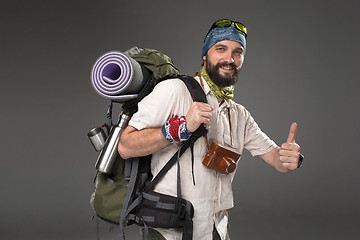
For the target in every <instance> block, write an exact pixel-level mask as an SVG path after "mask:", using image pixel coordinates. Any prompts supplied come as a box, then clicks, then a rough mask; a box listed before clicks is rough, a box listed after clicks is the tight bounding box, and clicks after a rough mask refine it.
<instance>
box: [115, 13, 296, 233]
mask: <svg viewBox="0 0 360 240" xmlns="http://www.w3.org/2000/svg"><path fill="white" fill-rule="evenodd" d="M246 35H247V30H246V28H245V27H244V25H243V24H241V23H239V22H234V21H231V20H227V19H222V20H219V21H216V22H215V23H214V24H213V25H212V27H211V28H210V30H209V32H208V33H207V34H206V37H205V40H204V44H203V48H202V59H203V63H204V64H203V66H202V67H201V69H200V71H199V73H197V74H196V77H195V78H196V80H197V81H198V82H199V83H200V84H201V86H202V88H203V90H204V92H205V94H206V97H207V101H208V103H199V102H192V98H191V96H190V93H189V91H188V90H187V87H186V86H185V85H184V83H183V82H182V81H181V80H179V79H171V80H168V81H163V82H161V83H159V84H158V85H157V86H156V87H155V89H154V90H153V92H152V93H151V94H149V95H148V96H147V97H146V98H144V99H143V100H142V101H141V102H140V103H139V105H138V109H139V110H138V112H137V113H136V114H134V116H133V117H132V119H131V120H130V122H129V126H128V127H127V128H126V129H125V130H124V132H123V133H122V135H121V138H120V142H119V147H118V151H119V153H120V155H121V156H122V157H123V158H124V159H126V158H129V157H136V156H145V155H148V154H152V160H151V171H152V173H153V175H154V176H155V175H156V174H157V173H158V172H159V170H160V169H161V168H162V167H163V166H164V165H165V163H166V162H167V161H168V160H169V159H170V158H171V156H172V155H173V154H174V153H175V152H176V151H177V150H178V148H179V147H180V146H181V142H183V141H185V140H186V139H187V138H188V136H190V135H191V134H192V133H193V132H194V131H195V130H196V129H197V128H198V127H199V126H200V125H201V124H204V125H205V126H206V127H207V129H208V133H207V134H206V136H204V137H202V138H200V139H199V140H198V141H197V142H195V145H194V151H193V152H194V153H193V154H194V155H193V158H194V163H192V160H191V159H192V156H191V152H190V151H189V150H187V151H186V152H185V153H184V155H183V156H182V157H181V158H180V161H179V163H180V167H181V172H180V175H181V193H182V197H183V198H184V199H186V200H189V201H190V202H191V203H192V204H193V206H194V217H193V239H196V240H199V239H200V240H201V239H204V240H205V239H206V240H211V239H221V240H225V239H230V238H229V235H228V211H227V210H228V209H230V208H232V207H233V193H232V187H231V184H232V180H233V177H234V174H235V172H236V171H234V170H233V168H234V165H235V168H236V162H238V159H239V157H237V159H233V158H231V157H229V156H233V155H236V156H239V155H241V153H242V151H243V149H246V150H248V151H250V153H251V154H252V155H253V156H260V157H261V158H262V159H263V160H264V161H265V162H267V163H268V164H270V165H272V166H273V167H274V168H275V169H276V170H278V171H280V172H289V171H292V170H295V169H297V168H298V167H299V166H300V164H301V160H302V156H301V154H300V147H299V145H298V144H296V143H295V134H296V128H297V125H296V123H293V124H292V125H291V127H290V131H289V136H288V138H287V141H286V142H285V143H283V144H282V145H281V147H279V146H277V145H276V144H275V143H274V142H273V141H272V140H271V139H270V138H269V137H268V136H267V135H266V134H265V133H263V132H262V131H261V129H260V128H259V127H258V125H257V124H256V122H255V121H254V119H253V118H252V116H251V115H250V113H249V111H248V110H247V109H246V108H245V107H244V106H242V105H240V104H238V103H235V102H234V101H233V100H232V98H233V96H234V85H235V83H236V82H237V79H238V76H239V73H240V69H241V67H242V64H243V62H244V55H245V51H246ZM166 126H168V127H166ZM169 126H170V127H169ZM169 129H175V132H176V133H177V134H178V136H187V137H185V138H183V139H182V138H181V137H178V138H176V136H173V134H174V133H173V132H171V131H169ZM176 139H177V140H176ZM210 145H211V146H213V145H214V146H218V148H220V149H224V152H226V154H223V153H222V154H223V155H221V154H220V156H221V157H220V159H221V160H220V161H219V162H218V163H216V164H215V163H214V165H209V164H205V161H206V159H207V158H208V156H212V154H213V153H212V152H210V151H209V150H210ZM216 156H217V155H216ZM207 160H208V159H207ZM230 165H232V166H233V168H232V170H230V168H229V166H230ZM224 166H225V167H224ZM176 179H177V167H176V166H174V167H172V168H171V169H170V170H169V171H168V172H167V174H166V175H165V176H164V177H163V178H162V180H161V181H160V182H159V183H158V184H157V186H156V188H155V191H156V192H159V193H163V194H168V195H172V196H177V180H176ZM149 239H182V229H163V228H161V229H160V228H157V229H151V231H150V234H149ZM235 239H238V238H237V237H236V236H235Z"/></svg>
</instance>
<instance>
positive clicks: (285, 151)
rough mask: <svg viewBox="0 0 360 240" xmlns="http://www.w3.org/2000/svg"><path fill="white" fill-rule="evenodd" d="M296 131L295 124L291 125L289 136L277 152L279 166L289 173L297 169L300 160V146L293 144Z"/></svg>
mask: <svg viewBox="0 0 360 240" xmlns="http://www.w3.org/2000/svg"><path fill="white" fill-rule="evenodd" d="M296 129H297V124H296V123H293V124H291V127H290V131H289V136H288V138H287V140H286V142H285V143H283V144H282V145H281V148H280V151H279V154H280V164H281V166H282V167H284V168H286V169H288V170H290V171H291V170H295V169H296V168H298V166H299V160H300V146H299V145H298V144H296V143H295V136H296Z"/></svg>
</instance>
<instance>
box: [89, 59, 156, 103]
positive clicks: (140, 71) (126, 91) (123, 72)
mask: <svg viewBox="0 0 360 240" xmlns="http://www.w3.org/2000/svg"><path fill="white" fill-rule="evenodd" d="M149 75H150V73H149V71H148V70H147V69H146V68H145V67H144V66H142V65H141V64H139V63H138V62H137V61H135V60H134V59H132V58H131V57H129V56H128V55H126V54H124V53H121V52H109V53H105V54H104V55H102V56H101V57H100V58H99V59H98V60H97V61H96V62H95V64H94V66H93V69H92V71H91V83H92V86H93V88H94V89H95V91H96V92H97V93H98V94H99V95H100V96H102V97H105V98H108V99H111V100H113V101H115V102H119V103H123V102H125V101H127V100H130V99H133V98H136V97H137V96H138V92H139V91H140V90H141V88H142V87H143V86H144V84H145V82H146V80H147V79H148V77H149Z"/></svg>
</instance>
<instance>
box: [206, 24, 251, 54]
mask: <svg viewBox="0 0 360 240" xmlns="http://www.w3.org/2000/svg"><path fill="white" fill-rule="evenodd" d="M223 40H230V41H234V42H238V43H240V44H241V45H242V46H243V47H244V50H246V40H245V36H244V35H243V34H241V33H240V32H239V31H238V30H237V29H235V26H234V23H232V24H231V26H230V27H216V28H214V29H212V30H211V31H210V32H209V34H208V35H207V36H206V38H205V41H204V45H203V48H202V51H201V56H202V57H203V56H205V54H206V53H207V51H208V50H209V49H210V48H211V47H212V46H214V45H215V44H216V43H217V42H220V41H223Z"/></svg>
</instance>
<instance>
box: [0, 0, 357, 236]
mask: <svg viewBox="0 0 360 240" xmlns="http://www.w3.org/2000/svg"><path fill="white" fill-rule="evenodd" d="M359 9H360V3H359V1H355V0H354V1H350V0H324V1H316V0H303V1H289V0H288V1H268V0H263V1H255V0H251V1H250V0H246V1H242V0H238V1H232V0H230V1H213V0H207V1H176V2H175V1H160V0H151V1H138V0H132V1H120V0H116V1H115V0H104V1H94V0H91V1H90V0H87V1H76V0H72V1H60V0H57V1H46V0H43V1H40V0H33V1H25V0H24V1H1V7H0V30H1V31H0V64H1V65H0V68H1V69H0V79H1V89H0V91H1V94H0V98H1V101H0V104H1V127H2V131H1V133H2V134H1V144H0V148H1V150H0V159H1V168H0V177H1V178H0V189H1V193H0V196H1V197H0V216H1V217H0V238H1V239H96V221H90V220H89V219H90V217H91V216H92V210H91V208H90V206H89V204H88V201H89V197H90V194H91V192H92V188H93V183H92V180H93V177H94V175H95V169H94V163H95V160H96V158H97V153H96V152H95V151H94V150H93V148H92V146H91V145H90V142H89V141H88V139H87V135H86V134H87V132H88V131H89V130H90V129H91V128H93V127H96V126H99V125H101V124H102V123H103V122H104V121H105V120H106V109H107V105H108V100H107V99H104V98H101V97H100V96H98V95H97V94H96V93H95V91H94V90H93V89H92V87H91V85H90V71H91V68H92V65H93V63H94V62H95V61H96V59H97V58H98V57H99V56H101V55H102V54H103V53H105V52H107V51H110V50H119V51H125V50H126V49H128V48H130V47H132V46H135V45H137V46H140V47H146V48H154V49H158V50H160V51H162V52H164V53H166V54H167V55H169V56H170V57H171V58H172V59H173V60H174V62H175V64H176V65H177V66H178V67H179V68H180V70H181V72H182V73H184V74H193V73H194V72H195V71H198V70H199V68H200V64H201V57H200V53H201V46H202V40H203V38H204V34H205V33H206V32H207V30H208V28H209V27H210V25H211V23H212V22H213V21H214V20H217V19H219V18H222V17H227V18H231V19H237V20H240V21H242V22H243V23H244V24H246V26H247V27H248V30H249V36H248V47H247V52H246V57H245V64H244V67H243V70H242V72H241V75H240V81H239V83H238V84H237V87H236V97H235V100H236V101H237V102H240V103H241V104H243V105H245V106H246V107H247V108H248V109H249V110H250V112H251V113H252V114H253V116H254V117H255V119H256V120H257V122H258V124H259V125H260V127H261V128H262V129H263V130H264V131H265V132H266V133H267V134H268V135H269V136H270V137H271V138H272V139H274V140H275V141H276V142H277V143H278V144H281V143H282V142H283V141H285V140H286V138H287V135H288V130H289V127H290V124H291V122H293V121H296V122H297V123H298V125H299V128H298V134H297V138H296V140H297V142H298V143H299V144H300V145H301V147H302V152H303V153H304V155H306V160H305V162H304V166H303V167H302V168H301V169H300V170H298V171H295V172H293V173H290V174H285V175H284V174H280V173H278V172H276V171H275V170H273V169H272V168H271V167H269V166H268V165H266V164H265V163H264V162H263V161H261V160H260V159H259V158H252V157H251V156H250V154H249V153H247V152H246V153H244V155H243V158H242V160H241V162H240V164H239V167H238V173H237V176H236V177H235V180H234V185H233V188H234V194H235V208H234V209H233V210H231V212H230V214H231V215H230V220H231V228H230V236H231V238H232V239H251V240H253V239H358V238H359V235H360V230H359V229H358V226H359V223H360V220H359V218H360V206H359V202H360V193H359V187H358V183H359V180H360V177H359V167H360V163H359V152H358V149H359V140H358V136H359V130H360V129H359V117H360V116H359V107H358V104H359V101H360V97H359V95H358V88H359V83H358V81H359V80H358V78H359V74H360V70H359V60H358V59H359V58H358V56H359V50H360V47H359V42H360V33H359V30H358V29H359V27H358V24H359V23H360V11H359ZM118 110H119V109H116V108H115V110H114V111H115V114H116V113H117V111H118ZM109 227H110V226H109V225H107V224H103V223H101V224H100V228H101V235H102V236H103V239H114V238H115V237H116V236H117V233H116V230H113V231H112V232H111V231H110V232H109V231H108V230H109ZM137 232H138V228H136V227H135V228H133V227H130V229H129V231H128V234H129V239H138V238H139V237H138V236H139V235H137Z"/></svg>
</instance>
